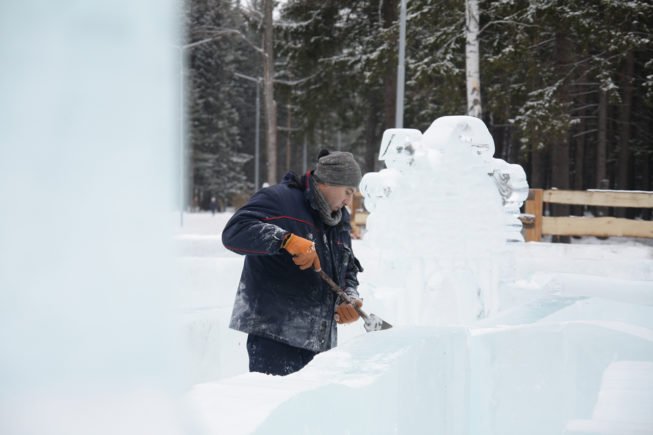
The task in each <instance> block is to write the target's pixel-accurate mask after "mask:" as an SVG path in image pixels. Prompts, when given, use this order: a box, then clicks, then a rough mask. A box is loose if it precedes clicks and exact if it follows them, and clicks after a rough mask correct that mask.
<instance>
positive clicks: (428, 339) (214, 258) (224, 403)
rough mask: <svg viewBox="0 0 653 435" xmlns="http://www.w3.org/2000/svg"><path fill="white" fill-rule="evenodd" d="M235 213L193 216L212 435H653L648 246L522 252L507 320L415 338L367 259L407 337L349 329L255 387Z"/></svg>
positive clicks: (189, 298)
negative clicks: (239, 320) (240, 305)
mask: <svg viewBox="0 0 653 435" xmlns="http://www.w3.org/2000/svg"><path fill="white" fill-rule="evenodd" d="M229 217H230V214H229V213H224V214H217V215H215V216H212V215H210V214H189V215H186V216H185V219H184V226H183V227H182V228H181V229H180V230H179V233H178V235H177V237H176V242H177V247H178V250H179V258H178V262H179V265H180V266H181V271H182V282H181V285H180V286H179V289H180V291H181V294H180V297H181V299H182V300H183V313H182V314H183V316H184V325H185V326H184V328H185V329H184V330H185V335H186V339H187V340H186V341H187V344H188V350H189V355H190V362H191V364H190V367H191V376H192V379H193V382H194V384H195V385H194V386H193V388H192V389H191V390H190V391H189V392H188V394H187V395H186V398H187V401H188V403H189V407H190V409H191V410H192V412H193V415H194V420H195V421H196V422H197V424H198V428H199V429H200V431H202V430H203V431H204V433H209V434H246V433H261V434H289V433H292V434H299V433H302V434H304V433H305V434H322V433H324V434H326V433H329V434H334V433H338V434H341V433H342V434H344V433H351V434H354V433H365V434H384V433H397V434H422V433H423V434H447V435H453V434H473V435H476V434H488V435H489V434H496V435H504V434H543V435H544V434H546V435H550V434H563V433H565V434H605V433H612V434H650V433H653V414H652V413H651V412H650V410H651V409H653V248H651V247H650V246H647V245H646V244H642V243H639V242H636V241H624V240H619V241H618V244H612V243H611V240H610V239H608V240H604V241H601V243H600V244H596V243H594V244H586V243H579V242H582V240H581V241H579V240H576V241H575V242H576V243H574V244H567V245H565V244H548V243H526V244H523V243H522V244H512V245H510V248H509V251H507V252H506V253H505V255H509V256H511V258H513V260H512V265H511V268H512V269H511V273H510V275H509V276H510V279H509V280H506V279H504V280H502V281H501V283H500V286H499V301H500V303H499V310H498V312H497V313H495V314H494V315H491V316H489V317H487V318H485V319H482V320H479V321H476V322H473V323H472V324H455V323H452V324H442V325H436V326H433V325H428V324H427V325H426V326H415V325H407V324H402V322H401V321H397V320H398V319H400V318H401V315H402V314H401V310H400V309H399V308H398V307H396V306H394V305H397V304H398V303H400V302H398V301H401V299H400V298H399V299H398V297H397V295H388V294H387V293H388V292H390V291H391V288H385V289H384V288H379V285H378V278H379V276H383V274H384V273H386V271H383V270H380V269H379V267H378V265H379V264H380V263H379V259H378V252H376V251H375V249H373V248H372V247H371V246H370V244H369V243H368V242H367V240H366V239H365V238H363V240H356V241H354V251H355V253H356V255H357V256H358V257H359V258H360V260H361V262H362V263H363V265H364V266H366V271H365V272H364V273H362V274H360V276H359V278H360V281H361V287H360V291H361V293H362V295H363V296H364V298H365V307H366V308H367V310H368V311H369V312H373V313H375V314H377V315H379V316H381V317H383V318H384V319H385V320H387V321H389V322H390V323H393V324H394V325H395V327H394V328H393V329H390V330H387V331H382V332H375V333H365V332H364V329H363V328H362V325H361V323H360V322H359V323H358V324H356V325H349V326H343V327H340V345H339V346H338V347H337V348H335V349H333V350H331V351H329V352H325V353H323V354H320V355H318V356H317V357H316V358H315V359H314V360H313V362H311V363H310V364H309V365H308V366H307V367H306V368H305V369H303V370H301V371H300V372H298V373H295V374H293V375H290V376H287V377H274V376H265V375H261V374H253V373H247V355H246V350H245V347H244V343H245V339H246V336H245V335H244V334H242V333H238V332H235V331H232V330H230V329H228V326H227V325H228V321H229V316H230V313H231V304H232V303H233V298H234V296H235V290H236V287H237V283H238V280H239V276H240V272H241V267H242V261H243V258H242V257H239V256H237V255H235V254H232V253H230V252H229V251H227V250H225V249H224V248H223V247H222V245H221V242H220V233H221V229H222V227H223V226H224V224H225V223H226V221H227V220H228V218H229Z"/></svg>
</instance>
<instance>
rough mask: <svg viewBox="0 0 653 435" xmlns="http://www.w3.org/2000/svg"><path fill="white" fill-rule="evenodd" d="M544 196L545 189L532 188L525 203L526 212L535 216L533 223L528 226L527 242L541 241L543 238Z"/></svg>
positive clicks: (526, 232) (525, 233) (525, 234)
mask: <svg viewBox="0 0 653 435" xmlns="http://www.w3.org/2000/svg"><path fill="white" fill-rule="evenodd" d="M543 198H544V190H543V189H530V190H529V191H528V199H527V200H526V204H524V212H525V213H526V214H531V215H533V217H534V222H533V225H532V226H531V227H530V228H526V231H525V232H524V236H525V237H524V238H525V239H526V241H527V242H539V241H540V240H542V199H543Z"/></svg>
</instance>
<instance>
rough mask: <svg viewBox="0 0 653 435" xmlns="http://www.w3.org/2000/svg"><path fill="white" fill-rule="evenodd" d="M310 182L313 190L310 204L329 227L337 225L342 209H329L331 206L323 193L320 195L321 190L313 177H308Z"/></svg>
mask: <svg viewBox="0 0 653 435" xmlns="http://www.w3.org/2000/svg"><path fill="white" fill-rule="evenodd" d="M310 184H311V190H312V191H313V195H311V206H312V207H313V208H314V209H315V210H317V211H318V212H319V213H320V217H321V218H322V221H324V223H325V224H327V225H329V226H330V227H333V226H336V225H338V224H339V223H340V220H341V219H342V209H338V211H331V207H330V206H329V203H328V202H327V200H326V199H325V198H324V195H322V192H320V189H318V187H317V183H316V182H315V178H314V177H311V178H310Z"/></svg>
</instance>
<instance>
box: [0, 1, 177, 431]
mask: <svg viewBox="0 0 653 435" xmlns="http://www.w3.org/2000/svg"><path fill="white" fill-rule="evenodd" d="M178 17H179V9H178V6H177V5H176V4H175V2H173V1H170V0H162V1H159V0H156V1H154V0H145V1H139V2H133V1H128V0H118V1H112V2H106V1H105V2H85V1H82V2H80V1H66V0H64V1H58V2H42V1H35V0H22V1H18V2H4V1H3V2H0V29H2V30H0V31H1V32H2V34H3V37H2V42H0V58H2V63H3V67H2V69H1V71H0V95H2V97H1V98H0V198H1V202H2V206H1V207H2V212H1V213H0V433H1V434H2V435H89V434H93V435H109V434H110V435H117V434H121V435H136V434H138V435H140V434H145V433H152V434H157V435H177V434H181V433H185V429H184V423H183V416H182V415H183V414H182V412H181V411H180V409H179V407H178V402H177V398H178V395H179V392H180V391H181V390H182V389H183V386H184V385H185V382H186V381H185V371H184V369H183V358H182V356H181V355H182V352H183V349H184V347H183V346H182V342H181V339H180V338H178V337H179V335H180V334H179V325H178V320H177V317H178V315H177V312H176V309H177V308H176V307H177V301H175V297H174V296H175V293H174V292H175V286H174V280H173V272H172V271H173V255H174V250H173V245H172V236H173V234H174V231H173V229H174V227H173V222H172V219H171V212H172V210H174V208H173V207H174V203H175V202H173V200H174V198H173V196H174V192H175V191H176V190H177V189H179V187H177V185H178V183H177V180H178V177H179V176H178V173H177V171H176V170H175V169H176V168H178V167H179V166H180V162H179V160H178V159H179V158H181V156H180V152H179V151H178V150H179V147H180V143H179V142H180V141H179V136H180V135H179V129H178V126H179V110H178V108H179V101H180V100H179V91H180V90H179V85H178V84H179V81H180V76H179V59H180V52H179V49H178V48H175V46H176V45H177V44H178V42H179V39H180V38H179V36H180V32H179V29H178V28H177V26H176V25H175V22H176V21H178ZM175 158H177V159H175Z"/></svg>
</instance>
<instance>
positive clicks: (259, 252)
mask: <svg viewBox="0 0 653 435" xmlns="http://www.w3.org/2000/svg"><path fill="white" fill-rule="evenodd" d="M224 247H225V248H227V249H230V250H232V251H237V252H245V253H248V254H266V255H267V254H269V252H266V251H255V250H253V249H242V248H236V247H235V246H227V245H224Z"/></svg>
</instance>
